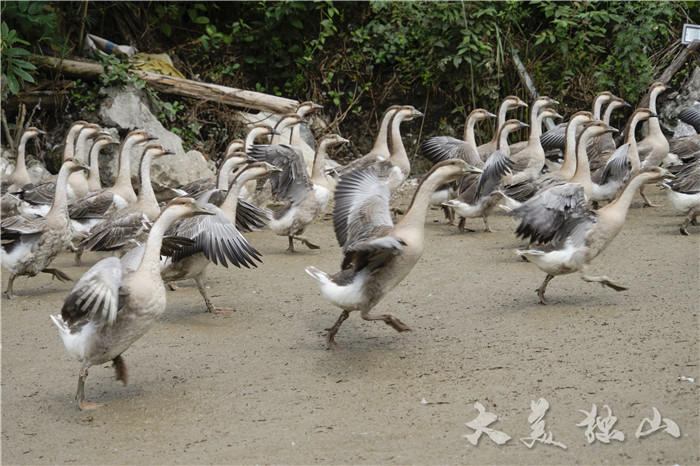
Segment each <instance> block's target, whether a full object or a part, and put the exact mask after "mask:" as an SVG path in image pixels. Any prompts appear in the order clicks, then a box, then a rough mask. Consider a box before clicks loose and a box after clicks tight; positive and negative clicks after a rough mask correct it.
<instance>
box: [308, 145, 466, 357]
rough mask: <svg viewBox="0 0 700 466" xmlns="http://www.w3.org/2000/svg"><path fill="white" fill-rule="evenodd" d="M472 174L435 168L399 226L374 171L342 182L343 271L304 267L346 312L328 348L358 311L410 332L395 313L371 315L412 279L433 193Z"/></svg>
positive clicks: (453, 164) (461, 168)
mask: <svg viewBox="0 0 700 466" xmlns="http://www.w3.org/2000/svg"><path fill="white" fill-rule="evenodd" d="M473 171H478V169H476V168H473V167H470V166H469V165H467V164H466V163H465V162H464V161H462V160H459V159H453V160H447V161H445V162H441V163H439V164H437V165H435V166H434V167H433V168H432V169H431V170H430V172H428V174H427V175H426V176H425V178H423V181H422V182H421V184H420V185H419V186H418V189H417V190H416V193H415V194H414V196H413V200H412V201H411V204H410V206H409V208H408V210H407V211H406V213H405V214H404V215H403V217H401V219H400V220H399V221H398V222H397V223H396V225H394V224H393V222H392V220H391V213H390V211H389V198H390V197H391V194H390V192H389V189H388V188H387V187H386V185H385V184H384V183H382V181H381V180H380V179H379V177H378V176H377V173H376V171H375V168H374V167H373V166H370V167H367V168H361V169H358V170H355V171H353V172H351V173H349V174H348V175H345V176H343V177H342V178H341V179H340V183H338V187H337V189H336V196H335V202H336V204H335V209H334V212H333V224H334V227H335V234H336V237H337V239H338V243H339V244H340V245H341V247H342V248H343V254H344V258H343V263H342V265H341V271H340V272H338V273H337V274H335V275H329V274H327V273H325V272H323V271H321V270H319V269H317V268H316V267H307V268H306V272H307V273H308V274H309V275H311V276H312V277H313V278H315V279H316V280H318V281H319V283H320V286H321V293H322V294H323V296H324V297H325V298H326V299H327V300H328V301H330V302H331V303H333V304H334V305H336V306H338V307H339V308H341V309H343V312H342V313H341V315H340V317H339V318H338V320H337V321H336V323H335V325H333V327H331V328H330V329H329V331H328V335H327V336H326V343H327V344H328V346H329V347H330V348H333V349H335V348H338V345H337V344H336V343H335V335H336V333H337V332H338V329H339V328H340V326H341V324H342V323H343V322H344V321H345V320H346V319H347V318H348V316H349V315H350V312H351V311H360V314H361V316H362V318H363V319H364V320H382V321H384V322H385V323H386V324H387V325H390V326H391V327H393V328H394V329H395V330H397V331H399V332H403V331H406V330H410V328H409V327H408V326H407V325H405V324H404V323H403V322H401V321H400V320H399V319H397V318H396V317H395V316H394V315H393V314H391V313H385V314H381V315H372V314H370V311H371V310H372V308H373V307H374V306H376V305H377V304H378V303H379V301H381V300H382V298H384V296H386V294H387V293H389V291H391V290H392V289H393V288H394V287H395V286H396V285H398V284H399V283H400V282H401V281H402V280H403V279H404V278H405V277H406V275H408V274H409V272H410V271H411V269H413V266H414V265H415V264H416V263H417V262H418V259H420V257H421V255H422V254H423V239H424V235H425V216H426V213H427V211H428V208H429V205H430V196H431V194H432V192H433V191H434V190H435V189H437V188H438V187H439V186H440V185H442V184H444V183H448V182H450V181H453V180H456V179H457V178H459V177H461V176H463V175H465V174H468V173H470V172H473Z"/></svg>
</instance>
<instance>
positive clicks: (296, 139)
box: [289, 100, 328, 173]
mask: <svg viewBox="0 0 700 466" xmlns="http://www.w3.org/2000/svg"><path fill="white" fill-rule="evenodd" d="M321 109H323V105H320V104H317V103H316V102H312V101H310V100H307V101H306V102H302V103H300V104H299V106H298V107H297V110H296V112H295V113H296V115H297V116H298V117H299V118H301V119H302V120H304V121H307V120H306V115H309V114H311V113H313V112H317V111H319V110H321ZM289 145H290V146H294V147H296V148H297V149H299V150H301V153H302V154H304V164H305V165H306V171H307V173H311V170H313V165H314V154H315V151H314V149H313V148H312V147H309V145H308V144H306V143H305V142H304V141H303V140H302V139H301V126H300V125H293V126H292V127H291V128H290V133H289ZM326 162H328V160H326Z"/></svg>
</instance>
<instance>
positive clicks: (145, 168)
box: [138, 151, 158, 206]
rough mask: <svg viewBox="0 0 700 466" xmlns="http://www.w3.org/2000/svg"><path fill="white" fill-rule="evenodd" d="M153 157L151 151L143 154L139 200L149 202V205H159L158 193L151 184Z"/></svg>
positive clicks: (142, 202)
mask: <svg viewBox="0 0 700 466" xmlns="http://www.w3.org/2000/svg"><path fill="white" fill-rule="evenodd" d="M152 161H153V157H152V156H151V154H150V153H149V151H146V152H144V154H143V155H142V156H141V165H140V167H139V168H140V169H139V176H140V179H141V184H140V187H139V196H138V202H140V203H141V204H144V203H147V204H148V205H155V206H157V205H158V199H156V194H155V193H154V192H153V186H152V185H151V162H152Z"/></svg>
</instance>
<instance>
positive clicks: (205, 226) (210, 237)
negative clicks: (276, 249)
mask: <svg viewBox="0 0 700 466" xmlns="http://www.w3.org/2000/svg"><path fill="white" fill-rule="evenodd" d="M206 207H207V208H208V209H209V210H211V211H213V212H215V215H200V216H196V217H192V218H187V219H183V220H179V221H177V222H175V223H174V224H173V225H172V226H171V227H170V228H169V229H168V231H167V234H169V235H176V236H179V237H184V238H189V239H191V240H192V241H193V242H194V244H191V245H185V246H183V247H182V248H181V249H179V250H178V251H174V253H173V255H172V258H173V262H178V261H180V260H182V259H184V258H185V257H189V256H191V255H194V254H197V253H199V252H201V253H203V254H204V256H205V257H206V258H207V259H209V260H211V261H212V262H214V264H218V263H219V262H221V265H223V266H224V267H228V262H227V259H228V261H230V262H231V263H232V264H233V265H235V266H236V267H241V266H243V267H246V268H250V266H253V267H257V264H256V263H255V261H258V262H262V260H261V259H260V253H259V252H258V251H257V250H256V249H255V248H254V247H253V246H251V245H250V243H248V241H247V240H246V239H245V238H244V237H243V235H241V233H240V232H239V231H238V229H236V227H235V225H233V224H232V223H231V222H230V221H229V219H228V218H227V217H226V215H224V212H223V211H222V210H221V209H219V208H218V207H216V206H215V205H213V204H206ZM205 217H207V218H205Z"/></svg>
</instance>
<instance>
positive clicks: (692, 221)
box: [680, 209, 697, 236]
mask: <svg viewBox="0 0 700 466" xmlns="http://www.w3.org/2000/svg"><path fill="white" fill-rule="evenodd" d="M696 224H697V218H696V216H695V210H693V209H690V212H688V215H687V216H686V217H685V220H684V221H683V223H682V224H681V228H680V231H681V235H683V236H688V235H689V234H690V233H688V225H696Z"/></svg>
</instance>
